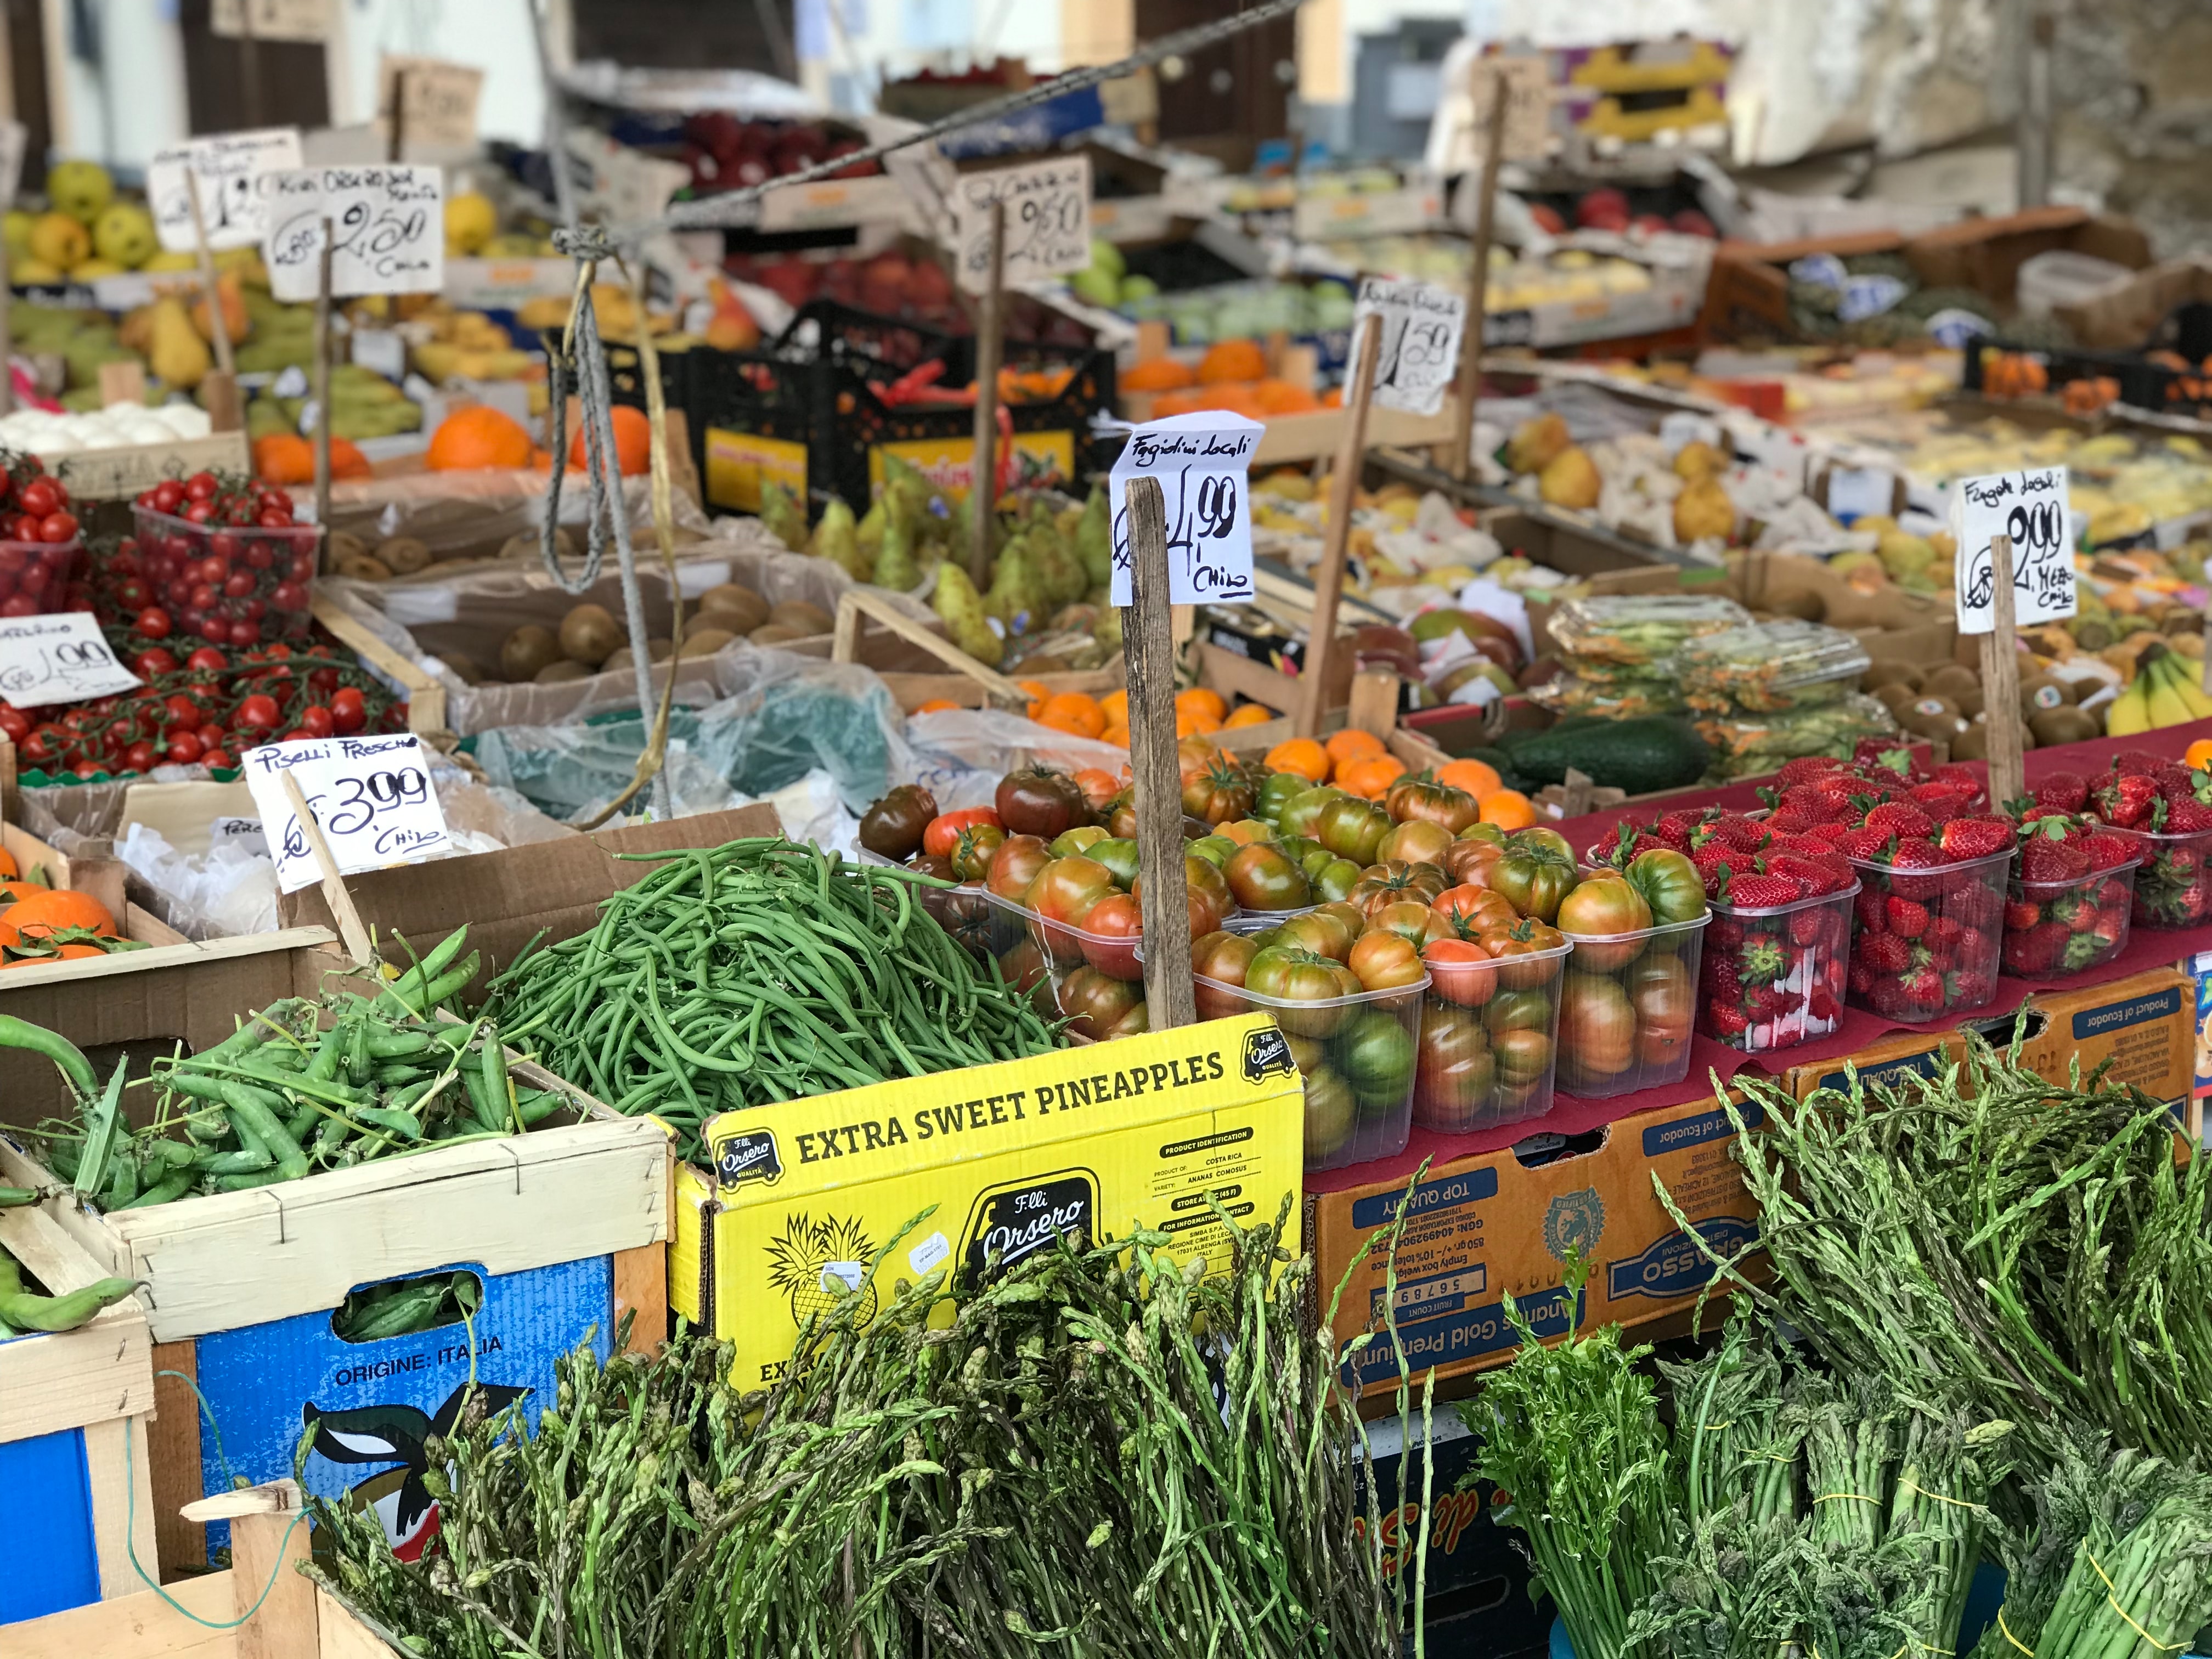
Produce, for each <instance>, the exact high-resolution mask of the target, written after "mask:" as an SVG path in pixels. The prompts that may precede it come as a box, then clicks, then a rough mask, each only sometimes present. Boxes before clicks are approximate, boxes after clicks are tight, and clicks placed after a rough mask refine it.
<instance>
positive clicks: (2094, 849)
mask: <svg viewBox="0 0 2212 1659" xmlns="http://www.w3.org/2000/svg"><path fill="white" fill-rule="evenodd" d="M2081 850H2082V851H2083V852H2084V853H2086V854H2088V855H2089V867H2090V868H2091V869H2092V870H2117V869H2118V868H2119V867H2120V866H2122V865H2124V864H2133V863H2134V862H2135V861H2136V859H2138V858H2140V857H2141V856H2142V854H2141V852H2140V851H2139V850H2138V848H2137V844H2136V842H2134V841H2132V840H2130V838H2129V837H2128V836H2116V835H2113V834H2112V832H2111V831H2110V830H2094V831H2092V832H2091V834H2090V835H2089V837H2088V838H2087V840H2086V841H2084V842H2082V843H2081Z"/></svg>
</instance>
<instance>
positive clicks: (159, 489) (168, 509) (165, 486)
mask: <svg viewBox="0 0 2212 1659" xmlns="http://www.w3.org/2000/svg"><path fill="white" fill-rule="evenodd" d="M184 504H185V487H184V485H183V484H181V483H178V482H177V480H176V479H174V478H164V479H162V480H161V483H157V484H155V486H154V510H155V512H157V513H174V512H175V511H176V510H177V509H178V508H179V507H182V506H183V505H184Z"/></svg>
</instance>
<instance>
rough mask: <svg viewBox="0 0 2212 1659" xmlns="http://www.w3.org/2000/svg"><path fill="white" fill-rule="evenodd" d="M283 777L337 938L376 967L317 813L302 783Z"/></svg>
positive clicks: (352, 953) (356, 957)
mask: <svg viewBox="0 0 2212 1659" xmlns="http://www.w3.org/2000/svg"><path fill="white" fill-rule="evenodd" d="M284 799H286V800H288V801H289V802H290V803H291V804H292V811H293V814H294V816H295V817H297V818H298V819H299V820H300V828H301V829H303V830H305V831H306V832H307V846H308V847H309V848H310V849H311V850H312V851H313V853H314V855H315V865H316V867H317V868H318V869H319V870H320V871H321V872H322V873H323V899H324V902H326V903H327V904H329V906H330V907H331V915H332V917H334V918H335V919H336V920H337V924H338V937H339V938H340V939H343V940H344V941H345V948H346V954H347V955H348V956H349V957H352V958H353V959H354V960H355V961H356V962H358V963H373V962H374V961H375V960H376V952H375V951H373V950H371V949H370V948H369V943H368V928H366V927H363V926H362V921H361V912H360V911H359V910H357V909H356V908H354V902H353V895H352V894H351V893H349V892H348V891H347V890H346V884H345V878H344V877H343V876H341V875H340V874H339V873H338V861H337V860H336V859H334V858H332V857H331V844H330V842H327V841H325V839H324V838H323V826H322V825H321V824H320V823H317V822H316V820H315V812H314V809H313V807H311V806H309V805H307V796H306V795H305V794H304V793H301V788H300V781H299V779H297V778H295V777H294V776H293V775H291V774H290V773H289V772H287V773H285V774H284Z"/></svg>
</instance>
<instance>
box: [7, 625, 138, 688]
mask: <svg viewBox="0 0 2212 1659" xmlns="http://www.w3.org/2000/svg"><path fill="white" fill-rule="evenodd" d="M139 684H141V682H140V681H139V678H138V677H137V675H136V674H134V673H132V672H131V671H130V670H129V669H127V668H125V666H124V665H122V664H121V663H119V662H118V661H116V660H115V653H113V652H112V651H111V650H109V649H108V648H107V641H106V640H105V639H103V638H101V637H100V624H99V623H97V622H95V621H94V620H93V617H92V613H91V612H90V611H59V612H57V613H56V614H54V615H52V616H48V617H0V697H5V698H7V700H8V701H9V702H12V703H14V704H15V707H16V708H44V707H45V706H46V704H48V703H52V702H76V701H78V700H79V699H80V698H83V697H105V696H112V694H114V693H116V692H118V691H136V690H137V689H138V687H139Z"/></svg>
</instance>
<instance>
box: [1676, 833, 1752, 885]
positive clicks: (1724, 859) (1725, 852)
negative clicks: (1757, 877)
mask: <svg viewBox="0 0 2212 1659" xmlns="http://www.w3.org/2000/svg"><path fill="white" fill-rule="evenodd" d="M1690 862H1691V863H1692V864H1694V865H1696V866H1698V873H1699V875H1700V876H1702V877H1704V878H1705V896H1707V897H1708V898H1710V897H1711V896H1712V895H1713V894H1714V893H1715V892H1717V890H1719V884H1720V881H1721V878H1722V877H1723V875H1725V874H1726V873H1727V872H1729V870H1731V869H1735V870H1748V869H1750V868H1751V866H1752V856H1751V854H1748V853H1745V852H1741V851H1739V850H1738V849H1737V848H1733V847H1730V846H1729V845H1727V844H1726V843H1725V842H1707V843H1706V844H1705V846H1703V847H1700V848H1698V850H1697V851H1696V852H1694V853H1692V854H1690Z"/></svg>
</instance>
